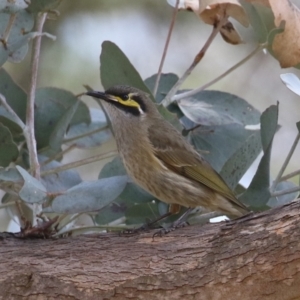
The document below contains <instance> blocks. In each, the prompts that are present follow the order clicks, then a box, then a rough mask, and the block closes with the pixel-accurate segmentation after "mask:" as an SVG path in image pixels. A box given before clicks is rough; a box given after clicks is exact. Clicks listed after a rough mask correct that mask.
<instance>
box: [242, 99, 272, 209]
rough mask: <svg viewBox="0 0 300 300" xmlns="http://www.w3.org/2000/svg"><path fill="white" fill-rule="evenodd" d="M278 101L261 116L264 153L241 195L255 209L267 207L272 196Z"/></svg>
mask: <svg viewBox="0 0 300 300" xmlns="http://www.w3.org/2000/svg"><path fill="white" fill-rule="evenodd" d="M277 122H278V103H277V105H271V106H270V107H269V108H267V109H266V110H265V111H264V112H263V114H262V116H261V143H262V146H263V150H264V155H263V157H262V158H261V161H260V163H259V165H258V168H257V171H256V173H255V175H254V177H253V179H252V181H251V183H250V186H249V187H248V189H247V191H246V192H245V193H244V194H243V195H242V196H241V198H240V199H241V200H242V201H243V202H244V203H246V204H248V205H249V206H250V207H251V208H252V209H253V210H260V209H265V208H266V207H267V203H268V201H269V199H270V197H271V193H270V191H269V186H270V158H271V150H272V142H273V138H274V135H275V133H276V130H277Z"/></svg>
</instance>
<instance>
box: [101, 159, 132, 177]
mask: <svg viewBox="0 0 300 300" xmlns="http://www.w3.org/2000/svg"><path fill="white" fill-rule="evenodd" d="M118 175H119V176H120V175H127V172H126V170H125V167H124V165H123V163H122V160H121V158H120V157H119V156H116V157H115V158H114V159H113V160H112V161H110V162H108V163H107V164H105V165H104V167H103V168H102V169H101V171H100V174H99V176H98V179H101V178H109V177H113V176H118Z"/></svg>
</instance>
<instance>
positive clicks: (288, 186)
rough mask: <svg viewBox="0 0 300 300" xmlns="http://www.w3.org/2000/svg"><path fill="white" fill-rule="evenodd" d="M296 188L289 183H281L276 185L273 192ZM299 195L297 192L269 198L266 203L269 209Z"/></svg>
mask: <svg viewBox="0 0 300 300" xmlns="http://www.w3.org/2000/svg"><path fill="white" fill-rule="evenodd" d="M295 187H297V185H296V184H294V183H293V182H290V181H282V182H279V183H278V184H277V185H276V189H275V192H281V191H286V190H289V189H292V188H295ZM298 195H299V192H294V193H289V194H285V195H281V196H276V197H271V198H270V199H269V201H268V203H267V205H268V206H270V207H275V206H280V205H284V204H287V203H290V202H292V201H293V200H295V199H296V198H297V197H298Z"/></svg>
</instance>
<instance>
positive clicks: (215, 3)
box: [199, 0, 249, 27]
mask: <svg viewBox="0 0 300 300" xmlns="http://www.w3.org/2000/svg"><path fill="white" fill-rule="evenodd" d="M224 12H225V14H226V15H227V16H229V17H232V18H234V19H235V20H237V21H238V22H240V23H241V24H242V25H243V26H245V27H247V26H248V25H249V21H248V17H247V15H246V13H245V11H244V9H243V7H242V6H241V5H240V3H239V2H238V1H237V0H199V16H200V18H201V19H202V20H203V21H204V22H205V23H207V24H212V25H214V24H216V23H217V21H218V20H219V19H220V14H221V13H224Z"/></svg>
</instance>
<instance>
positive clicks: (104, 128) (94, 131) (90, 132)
mask: <svg viewBox="0 0 300 300" xmlns="http://www.w3.org/2000/svg"><path fill="white" fill-rule="evenodd" d="M106 129H109V127H108V125H105V126H104V127H101V128H98V129H95V130H92V131H89V132H86V133H83V134H80V135H77V136H74V137H72V138H68V139H64V140H63V143H64V144H65V143H70V142H73V141H76V140H79V139H81V138H84V137H87V136H90V135H92V134H95V133H98V132H101V131H103V130H106Z"/></svg>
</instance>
